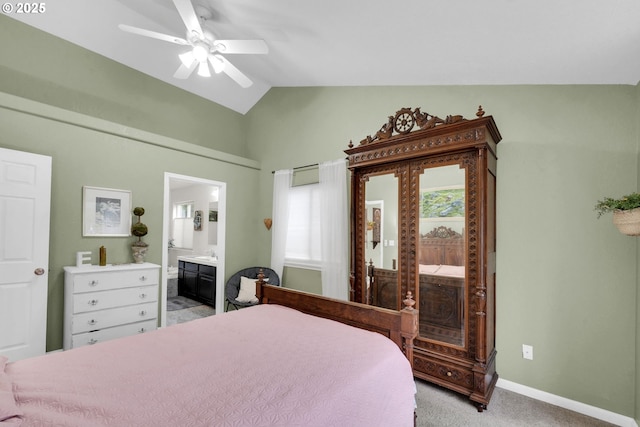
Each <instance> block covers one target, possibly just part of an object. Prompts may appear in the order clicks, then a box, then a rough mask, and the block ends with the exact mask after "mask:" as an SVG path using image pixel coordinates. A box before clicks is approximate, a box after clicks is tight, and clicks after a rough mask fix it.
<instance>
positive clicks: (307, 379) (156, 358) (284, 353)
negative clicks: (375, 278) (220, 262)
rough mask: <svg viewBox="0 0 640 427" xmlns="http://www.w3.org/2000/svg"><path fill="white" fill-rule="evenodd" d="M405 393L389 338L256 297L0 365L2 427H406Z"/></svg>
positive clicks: (407, 379) (409, 412) (408, 379)
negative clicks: (234, 307)
mask: <svg viewBox="0 0 640 427" xmlns="http://www.w3.org/2000/svg"><path fill="white" fill-rule="evenodd" d="M0 359H1V358H0ZM2 365H4V363H2V360H0V368H2ZM7 389H8V390H11V389H13V398H14V399H15V404H16V406H15V407H11V404H10V403H11V402H10V400H11V399H10V397H11V396H10V391H7ZM414 393H415V384H414V381H413V374H412V372H411V368H410V366H409V363H408V361H407V360H406V358H405V357H404V356H403V355H402V353H401V351H400V350H399V349H398V347H397V346H396V345H395V344H394V343H393V342H392V341H390V340H389V339H387V338H385V337H383V336H382V335H379V334H376V333H373V332H367V331H363V330H360V329H356V328H353V327H350V326H346V325H343V324H341V323H338V322H334V321H330V320H326V319H321V318H317V317H312V316H309V315H306V314H303V313H300V312H298V311H296V310H292V309H290V308H286V307H281V306H277V305H260V306H255V307H252V308H246V309H242V310H240V311H234V312H230V313H226V314H222V315H217V316H213V317H211V318H206V319H201V320H196V321H193V322H189V323H184V324H180V325H176V326H171V327H168V328H164V329H161V330H157V331H154V332H150V333H145V334H143V335H138V336H133V337H127V338H123V339H119V340H113V341H107V342H104V343H100V344H96V345H93V346H86V347H81V348H78V349H74V350H70V351H66V352H57V353H51V354H48V355H46V356H42V357H36V358H33V359H26V360H21V361H17V362H14V363H8V364H7V365H6V367H5V369H4V373H2V370H1V369H0V420H2V419H3V414H4V417H5V418H6V417H7V414H9V416H10V415H11V412H12V411H14V412H18V413H19V414H20V417H19V418H16V417H13V418H9V419H7V420H6V421H5V422H6V423H7V425H21V426H23V427H28V426H54V425H60V426H62V425H64V426H82V427H88V426H118V427H125V426H127V427H132V426H145V427H151V426H153V427H157V426H171V427H178V426H180V427H182V426H216V427H218V426H301V427H302V426H304V427H307V426H322V427H328V426H349V427H355V426H366V427H371V426H381V427H392V426H412V425H413V409H414V402H415V401H414ZM19 420H21V421H22V423H21V424H20V423H19V422H18V421H19ZM9 423H11V424H9ZM0 424H1V425H4V424H3V422H0Z"/></svg>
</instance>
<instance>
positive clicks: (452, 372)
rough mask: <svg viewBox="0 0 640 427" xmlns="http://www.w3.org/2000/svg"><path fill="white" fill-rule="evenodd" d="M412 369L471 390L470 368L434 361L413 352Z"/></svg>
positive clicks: (471, 373) (471, 377)
mask: <svg viewBox="0 0 640 427" xmlns="http://www.w3.org/2000/svg"><path fill="white" fill-rule="evenodd" d="M413 369H414V371H418V372H421V373H424V374H427V375H429V376H431V377H435V378H437V379H440V380H443V381H446V382H447V383H451V384H455V385H457V386H460V387H464V388H465V389H468V390H473V372H471V369H470V368H465V367H463V366H456V365H453V364H447V363H440V362H436V361H434V360H433V359H428V358H422V357H420V355H419V354H416V353H414V357H413Z"/></svg>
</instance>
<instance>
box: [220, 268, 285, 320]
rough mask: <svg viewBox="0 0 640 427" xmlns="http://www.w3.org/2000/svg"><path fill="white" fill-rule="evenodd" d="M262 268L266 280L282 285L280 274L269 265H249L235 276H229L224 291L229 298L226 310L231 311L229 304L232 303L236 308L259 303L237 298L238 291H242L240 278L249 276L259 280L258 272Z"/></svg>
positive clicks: (272, 283)
mask: <svg viewBox="0 0 640 427" xmlns="http://www.w3.org/2000/svg"><path fill="white" fill-rule="evenodd" d="M260 270H262V274H264V280H265V282H267V283H268V284H270V285H275V286H280V278H279V277H278V274H277V273H276V272H275V271H273V270H272V269H270V268H267V267H249V268H244V269H242V270H240V271H238V272H237V273H235V274H234V275H233V276H231V277H229V280H227V283H226V285H225V287H224V292H225V296H226V300H227V307H226V310H225V311H229V304H231V305H232V306H233V307H234V308H235V309H236V310H238V309H239V308H241V307H249V306H252V305H255V304H257V303H251V302H242V301H238V300H236V298H238V293H239V292H240V278H241V277H248V278H249V279H255V280H258V273H260Z"/></svg>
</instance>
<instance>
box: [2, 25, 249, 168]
mask: <svg viewBox="0 0 640 427" xmlns="http://www.w3.org/2000/svg"><path fill="white" fill-rule="evenodd" d="M0 40H2V42H0V53H1V55H0V92H5V93H10V94H13V95H17V96H20V97H23V98H27V99H32V100H35V101H39V102H43V103H45V104H49V105H55V106H58V107H61V108H64V109H67V110H69V111H75V112H79V113H82V114H87V115H90V116H93V117H98V118H101V119H105V120H109V121H111V122H115V123H120V124H122V125H125V126H131V127H133V128H137V129H142V130H146V131H149V132H153V133H156V134H160V135H165V136H168V137H172V138H177V139H180V140H182V141H186V142H190V143H192V144H197V145H202V146H204V147H209V148H214V149H216V150H221V151H224V152H227V153H231V154H235V155H238V156H246V154H247V153H246V143H245V139H244V132H243V130H242V126H243V116H242V115H241V114H238V113H236V112H234V111H232V110H229V109H227V108H225V107H222V106H220V105H218V104H214V103H212V102H210V101H208V100H205V99H204V98H200V97H198V96H195V95H193V94H191V93H189V92H186V91H184V90H182V89H179V88H176V87H174V86H171V85H168V84H166V83H164V82H161V81H159V80H155V79H152V78H149V77H148V76H146V75H144V74H142V73H140V72H138V71H135V70H133V69H131V68H129V67H127V66H125V65H122V64H120V63H117V62H114V61H112V60H109V59H107V58H105V57H103V56H100V55H97V54H95V53H93V52H90V51H88V50H86V49H83V48H81V47H78V46H77V45H74V44H72V43H69V42H67V41H65V40H62V39H59V38H56V37H53V36H50V35H48V34H46V33H43V32H42V31H39V30H37V29H34V28H32V27H30V26H28V25H25V24H23V23H21V22H19V21H16V20H14V19H11V18H7V17H6V16H5V15H3V14H0Z"/></svg>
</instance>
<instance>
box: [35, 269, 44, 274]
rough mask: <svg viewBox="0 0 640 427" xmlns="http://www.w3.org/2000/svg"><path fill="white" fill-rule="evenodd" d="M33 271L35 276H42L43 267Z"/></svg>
mask: <svg viewBox="0 0 640 427" xmlns="http://www.w3.org/2000/svg"><path fill="white" fill-rule="evenodd" d="M33 272H34V273H35V275H36V276H42V275H43V274H44V268H36V269H35V270H34V271H33Z"/></svg>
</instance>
